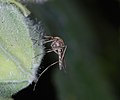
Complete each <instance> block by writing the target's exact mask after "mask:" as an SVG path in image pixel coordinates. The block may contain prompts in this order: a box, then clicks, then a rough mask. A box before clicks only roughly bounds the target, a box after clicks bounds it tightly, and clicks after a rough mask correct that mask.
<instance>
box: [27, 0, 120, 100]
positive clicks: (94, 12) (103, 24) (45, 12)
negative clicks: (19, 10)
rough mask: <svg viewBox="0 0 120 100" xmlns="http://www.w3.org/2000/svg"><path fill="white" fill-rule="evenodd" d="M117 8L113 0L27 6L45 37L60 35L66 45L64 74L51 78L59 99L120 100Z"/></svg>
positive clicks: (58, 0) (55, 1)
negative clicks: (47, 35) (45, 32)
mask: <svg viewBox="0 0 120 100" xmlns="http://www.w3.org/2000/svg"><path fill="white" fill-rule="evenodd" d="M118 5H119V4H118V2H117V1H113V0H106V1H103V0H101V1H100V0H80V1H79V2H77V1H74V0H50V1H48V2H46V3H44V4H28V7H29V9H30V11H31V12H32V14H33V15H34V16H36V17H37V18H38V19H40V20H42V22H43V23H45V25H46V27H47V30H48V31H47V32H48V33H47V34H49V33H50V34H51V35H53V36H54V35H55V36H61V37H62V38H63V39H64V41H65V43H66V44H67V45H68V49H67V52H66V55H65V58H66V65H67V73H62V72H60V71H56V72H55V74H54V75H53V76H54V81H55V86H56V89H57V95H58V98H59V100H117V99H118V100H119V94H120V79H119V76H120V74H119V66H120V53H119V51H120V35H119V32H118V29H119V17H118V12H119V10H120V9H119V7H118Z"/></svg>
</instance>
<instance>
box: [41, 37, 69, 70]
mask: <svg viewBox="0 0 120 100" xmlns="http://www.w3.org/2000/svg"><path fill="white" fill-rule="evenodd" d="M44 39H45V42H43V44H46V43H49V42H51V45H50V46H51V49H50V50H48V51H47V52H46V53H49V52H55V53H56V54H57V55H58V61H56V62H55V63H53V64H51V65H52V66H53V65H54V64H56V63H59V69H60V70H62V69H65V65H64V64H63V62H64V56H65V52H66V49H67V45H65V44H64V41H63V40H62V39H61V38H60V37H53V36H44ZM51 65H49V66H51ZM49 66H48V67H49Z"/></svg>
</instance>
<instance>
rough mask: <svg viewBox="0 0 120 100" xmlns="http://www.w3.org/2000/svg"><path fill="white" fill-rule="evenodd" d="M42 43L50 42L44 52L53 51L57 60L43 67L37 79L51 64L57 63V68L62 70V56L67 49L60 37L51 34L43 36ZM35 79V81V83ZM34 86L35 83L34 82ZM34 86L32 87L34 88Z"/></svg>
mask: <svg viewBox="0 0 120 100" xmlns="http://www.w3.org/2000/svg"><path fill="white" fill-rule="evenodd" d="M43 38H44V41H43V44H47V43H51V45H50V47H51V49H49V50H47V51H46V53H50V52H54V53H56V54H57V55H58V61H56V62H54V63H52V64H50V65H49V66H48V67H47V68H45V69H44V70H43V71H42V73H40V75H39V77H38V79H39V78H40V77H41V75H42V74H43V73H44V72H46V71H47V70H48V69H49V68H50V67H51V66H54V65H55V64H57V63H58V64H59V69H60V70H62V69H63V70H64V71H65V68H66V65H65V61H64V56H65V52H66V49H67V45H65V43H64V41H63V40H62V39H61V38H60V37H53V36H44V37H43ZM37 81H38V80H37ZM37 81H36V82H35V83H37ZM35 86H36V84H35ZM35 86H34V89H35Z"/></svg>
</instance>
